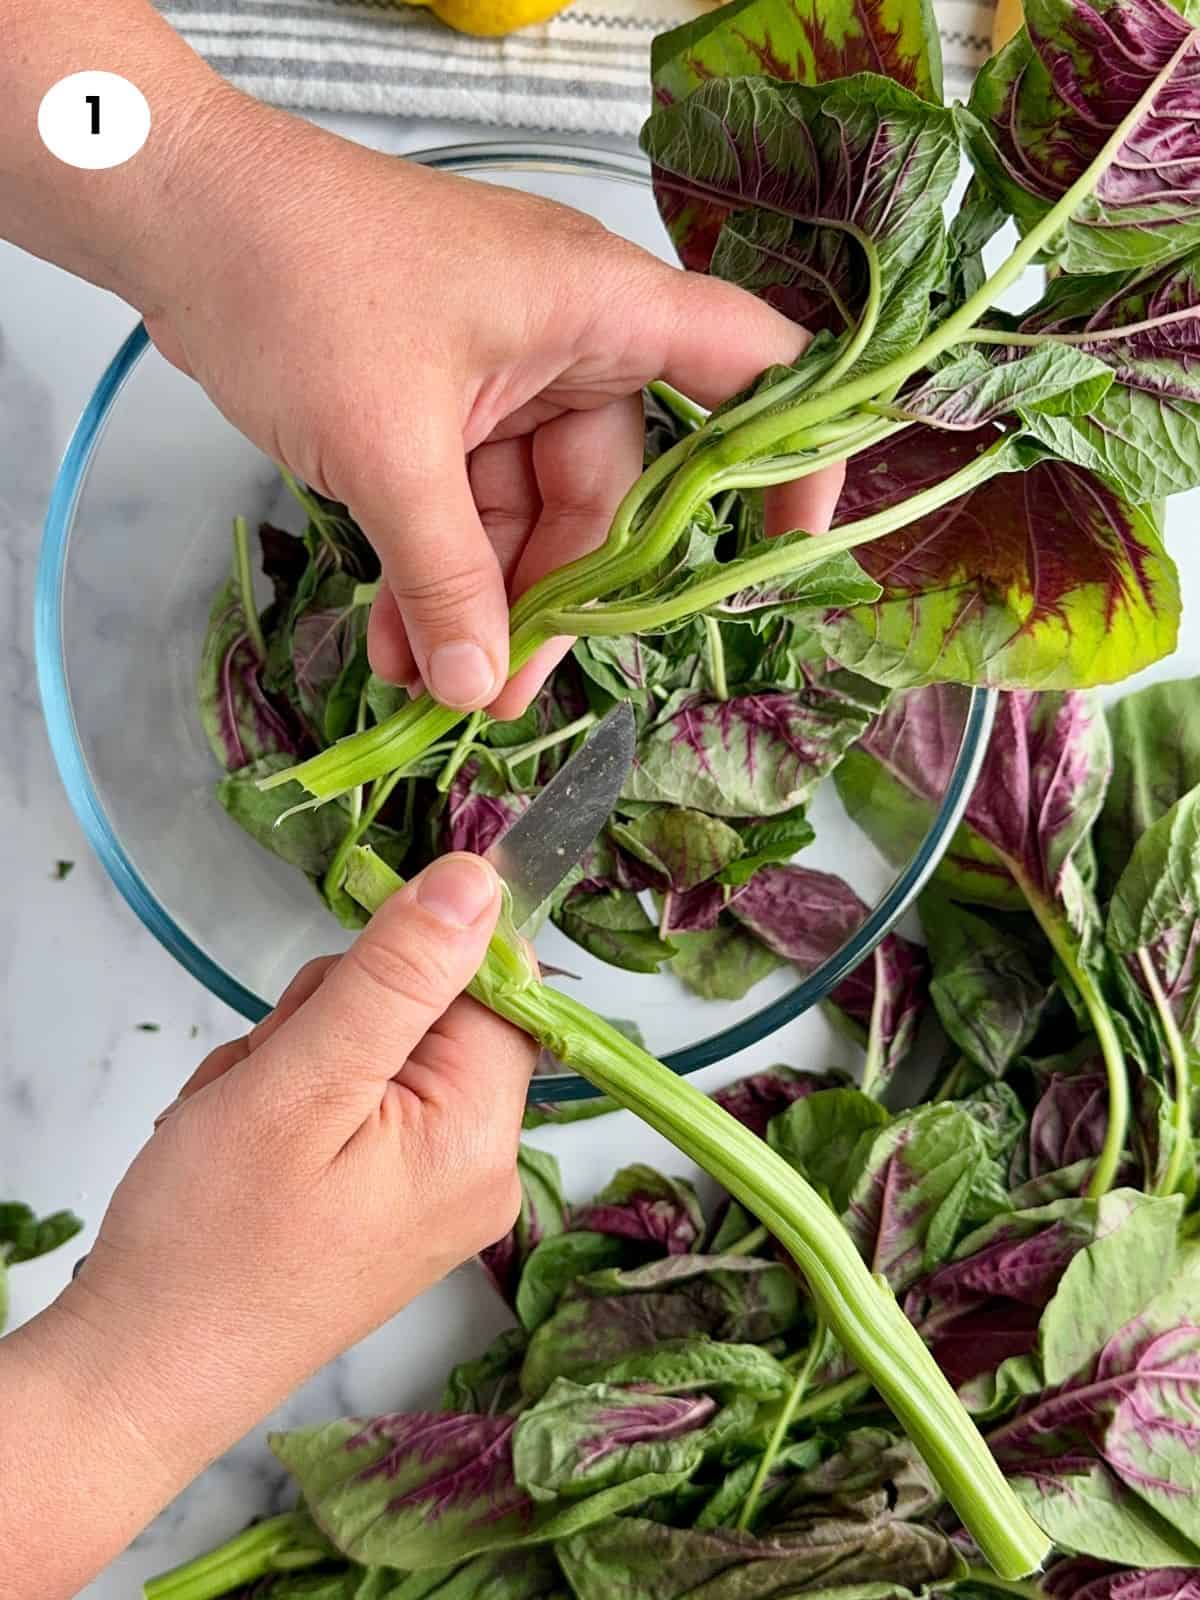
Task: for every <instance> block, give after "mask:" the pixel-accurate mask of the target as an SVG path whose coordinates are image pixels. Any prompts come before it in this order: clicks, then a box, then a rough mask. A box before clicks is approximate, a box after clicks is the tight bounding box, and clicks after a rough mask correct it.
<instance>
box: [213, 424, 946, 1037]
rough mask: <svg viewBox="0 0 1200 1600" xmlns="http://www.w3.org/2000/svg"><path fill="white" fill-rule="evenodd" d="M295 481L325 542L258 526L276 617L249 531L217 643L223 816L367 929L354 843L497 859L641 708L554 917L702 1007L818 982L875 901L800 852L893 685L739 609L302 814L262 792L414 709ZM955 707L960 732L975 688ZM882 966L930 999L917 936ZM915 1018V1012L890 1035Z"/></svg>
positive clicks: (770, 616) (866, 1008)
mask: <svg viewBox="0 0 1200 1600" xmlns="http://www.w3.org/2000/svg"><path fill="white" fill-rule="evenodd" d="M648 408H649V409H648V416H649V421H650V426H649V428H648V433H647V440H648V449H654V448H658V447H660V446H661V443H662V441H663V439H664V438H665V437H671V438H674V437H676V436H677V434H678V432H679V430H680V429H681V428H682V427H683V424H682V423H681V422H680V421H679V420H678V419H677V418H676V417H674V416H673V415H672V413H671V412H669V411H668V410H666V409H665V408H664V407H663V406H661V405H660V404H659V403H658V402H656V401H655V400H654V398H653V397H649V400H648ZM289 482H290V483H291V486H292V488H293V490H294V492H295V493H296V495H297V496H298V498H299V499H300V500H301V502H302V504H303V505H304V507H305V510H306V512H307V528H306V531H305V533H304V534H303V536H302V537H295V536H293V535H291V534H288V533H284V532H282V531H281V530H279V529H278V528H275V527H273V526H271V525H269V524H264V525H263V526H262V527H261V528H260V530H259V539H260V542H261V561H262V569H263V572H264V573H265V574H266V576H267V578H268V579H269V580H270V583H271V586H272V590H273V595H272V599H271V601H270V604H269V605H268V606H267V607H266V608H265V609H264V610H262V611H261V612H259V611H258V610H257V609H256V606H255V601H254V598H253V591H252V587H251V584H250V561H249V551H248V549H247V530H246V528H245V526H244V524H240V523H239V525H238V526H237V528H236V530H235V541H234V543H235V549H234V561H233V570H232V573H231V575H230V578H229V580H228V581H227V582H226V583H225V585H224V586H223V587H222V589H221V590H220V592H219V593H218V595H217V597H216V600H215V601H214V604H213V607H212V611H211V615H210V618H209V626H208V632H207V636H206V639H205V643H204V651H203V659H202V664H201V669H200V677H199V701H200V714H201V719H202V722H203V726H204V729H205V732H206V734H207V736H208V739H209V742H210V744H211V746H212V749H213V751H214V753H215V755H216V756H217V758H218V760H219V761H220V762H221V764H222V766H223V767H224V769H225V776H224V777H223V778H221V779H220V781H219V782H218V784H217V797H218V799H219V800H220V802H221V804H222V806H223V807H224V808H225V810H226V811H227V812H228V814H229V815H230V817H232V818H233V820H234V821H235V822H237V823H238V824H239V825H240V826H241V827H243V828H244V829H245V830H246V831H247V832H248V833H249V834H250V835H251V836H252V837H253V838H254V839H255V840H256V841H257V842H258V843H260V844H261V845H263V846H264V847H266V848H267V849H269V850H271V851H272V852H273V853H274V854H276V855H278V856H280V857H281V858H282V859H283V860H285V861H286V862H288V864H289V865H291V866H294V867H296V868H298V869H299V870H300V871H302V872H304V873H305V874H306V876H308V877H309V878H310V879H311V881H312V882H313V883H314V885H315V886H316V888H317V890H318V892H319V893H320V894H321V895H322V896H323V897H324V899H325V901H326V903H327V904H328V906H329V908H330V909H331V910H332V911H333V912H334V914H335V915H336V916H337V917H338V918H339V919H340V920H341V921H342V922H343V923H344V924H345V925H346V926H348V927H360V926H362V924H363V922H364V921H365V920H366V913H365V912H363V910H362V909H361V907H359V906H358V905H356V904H355V903H354V901H353V900H351V899H350V898H349V896H348V895H347V894H346V892H345V889H344V883H343V878H342V873H343V868H344V863H345V861H346V858H347V855H348V852H349V850H350V849H351V847H352V846H353V845H355V844H358V843H362V844H369V845H370V846H371V847H372V848H373V849H374V850H375V851H376V853H377V854H378V855H380V856H381V857H382V858H383V859H384V860H385V861H386V862H387V863H388V865H389V866H391V867H393V868H394V869H396V870H397V871H399V872H401V873H403V874H404V875H411V874H412V873H413V872H415V871H417V870H419V868H420V867H421V866H422V865H424V864H425V862H427V861H428V860H430V859H431V858H432V857H433V856H434V855H437V854H440V853H442V852H443V851H445V850H473V851H476V852H478V853H480V854H482V853H483V852H484V851H486V850H487V849H488V848H489V847H490V846H491V845H492V844H493V843H494V842H495V841H496V839H498V838H499V837H500V835H501V834H502V833H503V831H504V829H505V828H506V827H507V826H508V825H509V823H511V822H512V821H514V820H515V819H516V818H517V817H518V816H520V815H521V813H522V811H523V810H524V809H525V807H526V806H527V805H528V804H529V801H530V799H531V798H532V796H533V795H534V794H535V793H536V791H537V790H538V788H539V787H541V786H542V785H543V784H545V783H547V782H548V781H549V780H550V778H552V777H553V776H554V774H555V773H556V772H557V771H558V769H559V767H560V766H561V764H562V762H563V761H564V760H565V759H566V758H567V757H568V756H569V755H570V754H571V753H572V751H573V750H574V749H575V748H576V747H577V744H578V742H579V741H580V740H582V739H585V738H586V737H587V732H588V730H589V729H590V728H591V726H592V725H593V724H594V723H595V722H596V721H597V720H598V719H599V718H600V717H601V716H603V714H604V713H605V712H606V711H607V710H608V709H609V708H610V707H611V706H612V705H613V704H615V703H616V702H617V701H618V700H625V701H629V702H630V703H631V704H632V705H633V707H634V710H635V713H636V716H637V720H638V746H637V757H636V761H635V764H634V766H633V768H632V770H631V772H630V774H629V778H628V781H627V783H626V787H625V792H624V794H623V795H622V797H621V799H620V802H619V803H618V806H617V808H616V810H615V812H614V814H613V817H612V820H611V822H610V824H609V826H608V827H607V829H606V830H605V832H604V833H603V835H602V836H601V837H600V839H599V840H598V841H597V843H596V844H595V846H594V847H593V848H592V850H591V851H590V852H589V854H588V857H587V859H586V860H585V861H584V862H583V863H582V865H581V866H580V868H579V869H578V871H577V872H575V873H574V874H573V875H572V877H571V878H570V879H569V880H568V881H567V882H566V883H565V884H564V885H563V886H562V887H561V889H560V890H559V892H558V893H557V894H556V896H555V897H554V900H553V902H552V904H551V906H550V907H549V908H548V910H549V915H550V916H551V917H552V918H553V920H554V922H555V924H556V925H557V927H558V928H560V929H561V930H562V932H563V933H565V934H566V935H567V936H568V937H569V938H570V939H572V940H574V941H575V943H577V944H578V945H580V946H582V947H583V948H584V949H585V950H587V951H588V952H589V953H590V954H592V955H594V956H596V957H598V958H599V959H601V960H603V961H607V962H611V963H612V964H613V965H615V966H618V967H623V968H626V969H627V970H630V971H633V972H653V971H656V970H657V969H659V968H660V967H664V966H665V967H668V968H669V970H671V971H672V972H674V973H675V974H676V976H678V977H679V978H681V979H682V980H683V981H684V983H685V984H687V986H688V987H689V988H690V989H691V990H692V991H693V992H694V993H696V994H700V995H703V996H705V997H708V998H716V999H737V998H740V997H741V996H742V995H743V994H745V993H746V992H747V991H748V990H749V989H750V987H751V986H752V985H753V984H754V983H756V982H757V981H758V980H759V979H760V978H761V977H763V976H764V975H765V974H766V973H768V972H770V971H771V970H773V969H774V968H775V967H777V966H778V965H780V964H781V963H783V962H785V961H787V962H792V963H794V964H795V965H796V966H797V967H798V969H799V970H800V971H801V972H802V973H805V974H807V973H809V972H811V971H813V970H815V969H816V968H817V967H818V966H820V965H821V963H822V962H823V961H824V960H825V959H827V958H828V957H829V956H830V955H831V954H833V953H834V952H835V951H836V950H837V949H838V948H839V947H840V946H841V945H842V944H843V943H844V942H845V940H846V939H847V938H848V937H849V936H850V934H851V933H853V932H854V930H855V929H856V928H857V927H858V926H859V924H860V923H861V922H862V920H863V919H864V918H865V916H866V914H867V910H868V908H867V906H866V905H865V904H864V902H863V901H862V900H861V899H860V898H859V896H858V895H857V894H856V893H855V892H854V890H853V889H852V888H851V887H850V886H849V885H848V884H846V883H845V882H843V881H842V880H841V879H840V878H838V877H836V876H834V875H832V874H829V873H824V872H819V871H816V870H813V869H809V868H804V867H800V866H796V865H794V864H792V858H793V857H794V856H795V855H796V854H797V852H798V851H800V850H801V849H803V847H804V846H806V845H807V844H809V843H810V842H811V841H812V839H813V829H812V827H811V825H810V823H809V821H808V816H807V813H808V808H809V802H810V799H811V796H812V794H813V791H814V790H815V789H816V787H817V785H818V784H819V783H820V782H821V781H822V780H823V779H824V778H826V777H827V776H828V775H829V774H830V773H831V772H833V771H834V769H835V768H836V767H837V765H838V763H839V762H840V761H841V759H842V757H843V756H844V754H845V752H846V751H847V749H848V748H849V747H850V746H851V745H852V744H854V743H855V741H856V740H858V739H860V738H861V737H862V736H863V734H864V733H865V732H866V730H867V729H869V728H870V727H871V726H872V724H873V721H874V719H875V718H876V717H877V716H878V714H879V713H880V712H881V711H882V710H883V708H884V707H885V706H886V705H887V703H888V699H889V691H888V690H887V689H885V688H880V687H879V686H878V685H876V684H873V683H871V682H870V681H869V680H868V679H866V678H864V677H861V676H860V675H859V674H857V673H854V672H849V671H847V670H845V669H843V668H839V667H838V666H837V665H836V663H834V662H832V661H831V660H829V659H828V658H827V657H826V656H825V655H824V654H823V653H821V652H819V651H818V652H814V649H813V647H812V640H811V637H810V632H809V630H808V628H807V626H806V623H805V616H806V613H805V611H804V610H803V609H802V608H801V607H795V608H794V609H789V607H788V606H786V605H780V604H776V605H773V606H772V607H770V608H769V609H764V610H762V611H760V609H759V608H758V607H757V606H755V605H752V604H750V597H743V598H744V601H745V603H744V604H741V605H740V606H739V607H738V608H737V609H736V610H735V609H731V610H730V614H729V615H727V616H722V617H720V618H706V619H704V620H703V621H700V620H697V621H694V622H691V623H689V624H687V625H686V626H683V627H679V628H674V629H672V630H670V631H668V632H665V633H661V634H649V635H645V636H638V635H632V634H631V635H628V636H617V637H607V638H594V639H581V640H580V641H579V643H578V644H577V645H576V647H575V650H574V652H573V654H572V655H571V656H570V657H569V658H568V659H567V660H566V661H565V662H564V663H563V664H562V665H561V666H560V667H559V668H558V669H557V671H556V672H555V673H554V675H553V677H552V678H551V680H550V682H549V683H548V684H547V685H546V687H545V689H544V690H543V691H542V693H541V694H540V695H539V696H538V698H537V700H536V701H535V702H534V704H533V705H531V706H530V708H529V710H528V711H527V712H526V713H525V715H524V716H523V717H521V718H519V719H518V720H517V721H514V722H494V721H491V720H490V719H489V718H487V717H486V716H483V715H479V716H476V717H474V718H472V719H470V721H469V722H468V723H467V724H466V725H465V726H464V728H463V730H462V731H461V733H460V734H459V735H458V736H456V737H455V738H453V739H451V740H449V741H446V742H444V743H442V744H440V745H436V746H434V747H433V748H432V749H431V750H430V751H429V752H427V754H426V756H425V757H423V758H422V760H421V761H420V762H419V763H417V764H416V767H415V769H411V770H409V771H407V772H406V773H405V774H404V775H403V776H402V777H399V778H395V777H388V778H385V779H382V780H378V781H376V782H374V783H371V784H366V785H364V786H362V788H361V789H360V790H356V791H355V792H354V793H353V794H351V795H348V796H343V797H341V798H340V799H339V800H335V801H332V802H330V803H329V804H328V805H325V806H322V807H319V808H316V809H311V810H295V809H294V808H295V806H296V801H297V791H296V789H295V788H294V787H291V786H284V787H282V788H277V789H270V790H266V791H264V790H262V789H260V788H259V787H258V780H259V779H261V778H262V777H263V776H265V775H269V774H271V773H275V772H279V771H282V770H286V769H287V767H288V766H289V765H290V763H291V762H292V761H293V760H294V759H295V758H296V757H297V756H301V755H303V754H305V753H307V752H309V751H312V750H317V749H322V748H326V747H327V746H328V745H329V744H330V743H332V742H333V741H335V740H336V739H338V738H339V737H340V736H341V735H342V734H344V733H346V732H347V731H350V730H352V729H355V728H367V727H372V726H375V725H376V723H377V722H378V721H379V720H382V719H383V718H385V717H387V716H388V715H389V714H390V713H391V712H392V711H393V710H394V709H395V707H396V705H397V704H398V703H399V701H400V700H401V699H407V695H406V692H405V691H404V690H403V689H396V688H394V687H393V686H391V685H388V684H385V683H384V682H383V681H382V680H381V679H379V678H377V677H376V676H375V675H374V674H373V673H372V672H371V671H370V667H369V664H368V661H367V653H366V619H367V613H368V610H369V605H370V600H371V597H372V595H373V593H374V590H373V588H372V587H371V582H372V580H374V579H375V578H376V577H377V574H378V563H377V561H376V558H375V556H374V553H373V551H372V550H371V548H370V546H369V545H368V544H367V541H366V539H365V538H364V536H363V535H362V533H361V532H360V530H359V529H358V527H357V526H356V525H355V523H354V522H353V520H352V518H351V517H350V515H349V513H348V512H347V511H346V508H345V507H344V506H340V505H337V504H335V503H333V502H331V501H327V500H324V499H322V498H321V497H320V496H317V495H315V494H313V493H312V492H311V491H309V490H307V489H304V488H303V487H301V486H300V485H298V484H296V483H295V481H294V480H289ZM731 514H733V515H736V517H737V518H739V519H740V523H741V525H740V526H739V527H737V528H735V527H734V526H733V525H732V524H730V523H724V522H723V523H720V524H716V523H714V525H713V528H712V530H711V533H710V536H709V537H708V539H707V541H706V547H707V548H712V547H713V546H714V545H715V544H716V543H718V542H720V541H721V540H729V541H732V542H733V543H735V544H736V543H737V541H739V540H741V539H744V538H750V537H752V536H753V534H752V532H751V531H749V529H750V526H751V524H752V523H753V522H754V521H755V519H756V518H759V517H760V511H759V508H758V507H757V506H756V505H755V504H752V503H751V501H749V500H741V499H739V502H738V505H737V507H736V511H735V512H733V513H731ZM697 559H699V555H697ZM758 598H759V599H760V600H761V601H762V605H763V607H764V608H765V607H766V605H767V601H766V597H765V596H759V597H758ZM956 705H957V707H958V715H959V724H960V728H961V724H962V720H963V707H964V705H965V696H962V695H959V696H958V697H957V699H956ZM289 813H290V814H289ZM652 913H653V914H652ZM880 959H881V960H884V961H887V962H888V963H889V964H891V965H894V966H895V967H896V969H897V974H898V981H900V983H901V986H902V987H906V988H908V989H913V990H915V989H916V988H917V987H918V986H919V984H920V980H921V975H922V964H921V961H920V958H919V956H918V955H916V954H915V953H914V952H913V951H912V950H911V948H909V947H906V946H905V945H904V944H903V943H902V942H901V941H899V940H896V939H889V940H888V941H887V942H886V944H885V946H884V948H883V950H882V952H881V955H880ZM837 998H838V1000H839V1002H840V1003H842V1004H843V1005H844V1009H845V1011H846V1013H847V1015H848V1016H849V1017H850V1018H851V1020H852V1021H853V1022H854V1023H855V1024H856V1025H859V1026H862V1027H865V1026H866V1025H867V1023H868V1022H869V1018H870V1012H871V984H870V983H869V982H864V981H862V980H858V981H850V982H848V983H846V984H843V985H842V988H841V990H840V991H839V994H838V996H837ZM904 1014H906V1013H905V1003H904V1002H903V1001H901V1014H900V1015H899V1016H898V1017H897V1018H896V1019H895V1023H894V1027H893V1031H895V1029H902V1028H903V1018H904ZM903 1043H904V1040H903V1038H901V1039H900V1040H899V1041H898V1044H899V1046H902V1045H903ZM893 1044H894V1041H893V1040H892V1039H890V1038H889V1040H887V1041H885V1043H884V1046H883V1047H884V1048H885V1049H887V1050H891V1049H892V1048H893Z"/></svg>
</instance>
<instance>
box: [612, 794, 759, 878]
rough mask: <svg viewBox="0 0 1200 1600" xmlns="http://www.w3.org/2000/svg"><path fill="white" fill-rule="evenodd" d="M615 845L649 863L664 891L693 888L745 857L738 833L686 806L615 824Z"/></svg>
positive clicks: (655, 811) (664, 807) (718, 819)
mask: <svg viewBox="0 0 1200 1600" xmlns="http://www.w3.org/2000/svg"><path fill="white" fill-rule="evenodd" d="M612 836H613V838H614V839H615V840H616V842H617V843H618V844H619V845H621V846H622V847H623V848H624V849H626V850H628V851H629V852H630V853H631V854H632V855H634V856H636V857H637V858H638V860H639V861H642V862H644V863H645V864H646V865H647V866H648V867H649V868H650V869H651V871H652V872H653V873H654V874H655V875H656V876H657V877H658V878H659V879H660V880H661V887H663V888H669V889H673V890H676V891H683V890H687V889H694V888H695V887H696V885H697V884H700V883H704V882H705V881H706V880H707V879H709V878H712V877H715V876H716V875H717V874H718V873H719V872H721V871H722V870H723V869H724V868H725V867H728V866H729V864H730V862H732V861H735V860H736V859H737V857H738V856H740V855H741V853H742V841H741V837H740V835H739V834H738V833H737V831H736V829H734V828H731V827H730V826H729V825H728V823H725V822H722V821H721V820H720V818H718V817H710V816H706V815H705V814H704V813H703V812H701V811H691V810H688V809H687V808H686V807H684V806H678V807H677V806H670V807H668V806H656V807H655V808H654V809H653V810H651V811H647V812H645V813H644V814H643V815H642V816H640V817H637V818H635V819H634V820H633V821H632V822H628V823H621V822H616V823H613V824H612Z"/></svg>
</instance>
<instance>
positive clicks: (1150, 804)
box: [1093, 678, 1200, 900]
mask: <svg viewBox="0 0 1200 1600" xmlns="http://www.w3.org/2000/svg"><path fill="white" fill-rule="evenodd" d="M1108 724H1109V728H1110V729H1111V733H1112V752H1113V769H1112V779H1111V781H1110V783H1109V786H1108V791H1107V793H1106V794H1105V797H1104V806H1103V809H1102V810H1101V813H1100V816H1099V819H1098V820H1097V822H1096V827H1095V830H1094V833H1093V838H1094V840H1095V844H1096V856H1097V859H1098V862H1099V867H1100V882H1101V890H1102V898H1104V899H1106V900H1107V898H1108V897H1109V895H1110V894H1111V893H1112V891H1113V889H1114V888H1115V887H1116V884H1117V880H1118V878H1120V876H1121V874H1122V872H1124V870H1125V866H1126V863H1127V862H1128V860H1129V857H1130V854H1131V852H1132V850H1133V847H1134V845H1135V844H1136V843H1137V841H1138V840H1139V839H1140V838H1141V837H1142V835H1143V834H1144V833H1145V832H1147V831H1148V829H1150V828H1151V827H1152V826H1153V825H1154V823H1156V822H1157V821H1158V819H1159V818H1160V817H1161V816H1162V815H1163V814H1164V813H1165V812H1167V811H1169V810H1170V809H1171V807H1172V806H1173V805H1174V804H1175V802H1176V801H1177V800H1179V799H1181V798H1182V797H1183V796H1184V795H1185V794H1187V792H1188V790H1189V789H1194V788H1195V787H1196V785H1197V784H1198V783H1200V678H1183V679H1178V680H1176V681H1174V682H1171V683H1152V684H1150V685H1149V687H1148V688H1145V689H1139V690H1138V692H1137V693H1136V694H1130V695H1126V696H1125V697H1124V698H1123V699H1121V700H1119V701H1118V702H1117V704H1116V705H1115V706H1112V707H1111V708H1110V709H1109V712H1108Z"/></svg>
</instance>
